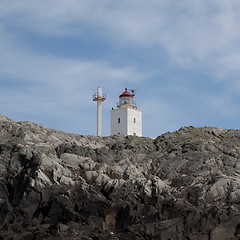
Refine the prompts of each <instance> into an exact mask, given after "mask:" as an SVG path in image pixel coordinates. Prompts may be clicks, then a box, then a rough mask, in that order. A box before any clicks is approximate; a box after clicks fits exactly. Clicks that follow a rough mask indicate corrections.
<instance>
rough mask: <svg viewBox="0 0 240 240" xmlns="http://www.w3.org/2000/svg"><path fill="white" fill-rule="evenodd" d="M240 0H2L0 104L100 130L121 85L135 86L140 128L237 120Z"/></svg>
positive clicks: (44, 119)
mask: <svg viewBox="0 0 240 240" xmlns="http://www.w3.org/2000/svg"><path fill="white" fill-rule="evenodd" d="M239 76H240V2H239V1H237V0H228V1H226V0H211V1H209V0H194V1H192V0H181V1H179V0H171V1H167V0H151V1H150V0H148V1H147V0H121V1H116V0H101V1H99V0H87V1H85V0H48V1H43V0H31V1H30V0H21V1H19V0H0V103H1V111H0V113H1V114H3V115H5V116H7V117H10V118H12V119H14V120H17V121H24V120H28V121H33V122H35V123H38V124H43V125H45V126H48V127H51V128H55V129H60V130H63V131H66V132H71V133H78V134H86V135H95V134H96V102H93V101H92V95H93V93H94V92H96V91H97V87H102V88H103V92H106V93H107V100H106V102H104V103H103V135H105V136H107V135H109V134H110V109H111V108H112V107H116V102H117V101H118V96H119V95H120V94H121V93H122V92H123V91H124V88H125V86H127V87H129V88H138V89H139V90H138V91H137V93H136V98H135V100H136V102H137V105H138V108H139V109H141V110H142V111H143V135H144V136H149V137H156V136H158V135H160V134H162V133H164V132H167V131H175V130H177V129H179V128H180V127H182V126H190V125H191V126H195V127H202V126H212V127H220V128H236V129H237V128H239V124H240V123H239V119H240V110H239V102H240V101H239V100H240V97H239V96H240V95H239V92H240V80H239Z"/></svg>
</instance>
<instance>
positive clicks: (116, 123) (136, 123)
mask: <svg viewBox="0 0 240 240" xmlns="http://www.w3.org/2000/svg"><path fill="white" fill-rule="evenodd" d="M116 134H122V135H125V136H126V135H132V136H142V111H141V110H138V109H137V106H136V104H135V102H134V89H132V94H131V93H130V92H129V91H128V89H127V88H125V91H124V92H123V93H122V94H121V95H120V96H119V102H118V103H117V109H112V110H111V135H116Z"/></svg>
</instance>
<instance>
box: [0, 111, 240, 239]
mask: <svg viewBox="0 0 240 240" xmlns="http://www.w3.org/2000/svg"><path fill="white" fill-rule="evenodd" d="M239 156H240V131H238V130H223V129H217V128H209V127H204V128H193V127H183V128H181V129H179V130H178V131H176V132H174V133H166V134H163V135H161V136H159V137H158V138H156V139H151V138H144V137H141V138H140V137H133V136H128V137H124V136H111V137H103V138H100V137H94V136H81V135H74V134H67V133H64V132H61V131H58V130H53V129H48V128H46V127H44V126H40V125H37V124H34V123H31V122H15V121H13V120H10V119H8V118H6V117H4V116H2V115H0V180H1V181H0V239H18V240H19V239H20V240H21V239H29V240H30V239H35V240H40V239H85V240H87V239H93V240H97V239H99V240H100V239H102V240H104V239H106V240H107V239H121V240H125V239H130V240H131V239H133V240H143V239H163V240H164V239H191V240H192V239H193V240H194V239H196V240H198V239H199V240H200V239H201V240H204V239H206V240H227V239H232V240H234V239H240V158H239Z"/></svg>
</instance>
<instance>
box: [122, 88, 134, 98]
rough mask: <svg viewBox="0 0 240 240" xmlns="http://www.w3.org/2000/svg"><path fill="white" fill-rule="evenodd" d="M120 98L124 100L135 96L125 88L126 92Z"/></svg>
mask: <svg viewBox="0 0 240 240" xmlns="http://www.w3.org/2000/svg"><path fill="white" fill-rule="evenodd" d="M119 97H120V98H122V97H132V98H133V95H132V94H131V93H130V92H129V91H128V90H127V88H125V92H123V93H122V94H121V95H120V96H119Z"/></svg>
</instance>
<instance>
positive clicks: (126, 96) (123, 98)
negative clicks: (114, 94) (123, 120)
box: [117, 88, 136, 108]
mask: <svg viewBox="0 0 240 240" xmlns="http://www.w3.org/2000/svg"><path fill="white" fill-rule="evenodd" d="M133 97H134V95H132V94H131V93H130V92H128V90H127V88H125V92H123V93H122V94H121V95H120V96H119V102H118V104H117V107H118V108H123V107H132V108H136V105H135V103H134V101H133Z"/></svg>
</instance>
